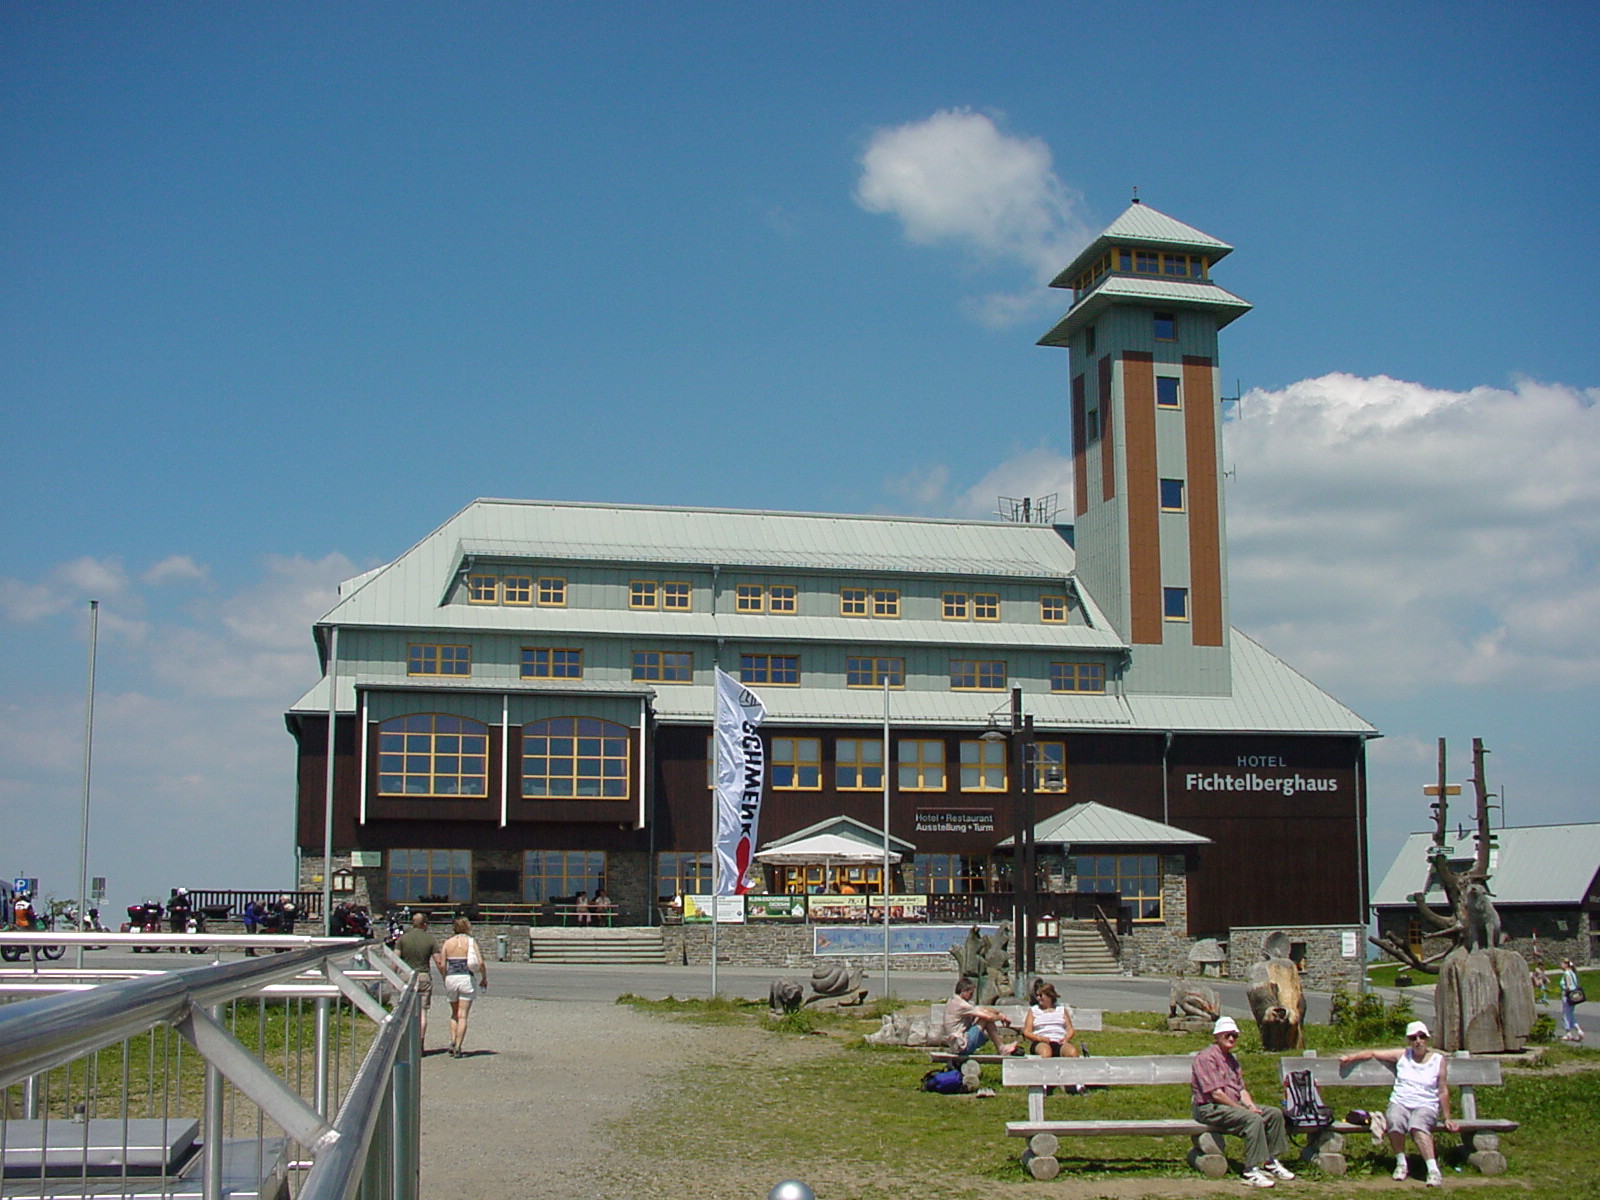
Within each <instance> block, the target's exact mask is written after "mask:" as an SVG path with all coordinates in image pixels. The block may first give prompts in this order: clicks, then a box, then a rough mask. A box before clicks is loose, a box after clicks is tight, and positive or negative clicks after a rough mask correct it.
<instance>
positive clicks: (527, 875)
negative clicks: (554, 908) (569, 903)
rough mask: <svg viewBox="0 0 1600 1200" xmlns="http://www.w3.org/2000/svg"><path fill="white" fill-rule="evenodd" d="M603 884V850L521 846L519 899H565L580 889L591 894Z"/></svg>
mask: <svg viewBox="0 0 1600 1200" xmlns="http://www.w3.org/2000/svg"><path fill="white" fill-rule="evenodd" d="M605 886H606V854H605V851H604V850H524V851H523V852H522V902H523V903H524V904H543V903H544V902H545V901H546V900H566V899H568V898H570V897H572V896H576V895H577V894H578V893H579V892H588V893H589V895H591V896H592V895H594V894H595V893H596V892H597V891H599V890H600V889H601V888H603V887H605Z"/></svg>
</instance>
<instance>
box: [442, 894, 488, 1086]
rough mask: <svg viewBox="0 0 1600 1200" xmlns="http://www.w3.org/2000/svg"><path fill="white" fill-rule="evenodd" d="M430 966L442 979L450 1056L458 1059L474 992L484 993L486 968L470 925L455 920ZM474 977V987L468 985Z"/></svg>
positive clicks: (461, 918)
mask: <svg viewBox="0 0 1600 1200" xmlns="http://www.w3.org/2000/svg"><path fill="white" fill-rule="evenodd" d="M433 963H434V966H436V967H438V968H439V974H440V975H443V976H444V994H445V999H447V1000H449V1001H450V1057H451V1058H460V1057H461V1053H462V1044H463V1043H464V1042H465V1041H466V1040H467V1017H468V1015H469V1014H470V1012H471V1010H472V1001H473V998H474V997H475V996H476V995H477V994H478V989H479V988H483V989H484V990H488V987H489V965H488V964H487V963H486V962H484V960H483V954H482V952H481V951H479V949H478V941H477V939H476V938H474V937H473V936H472V922H471V921H469V920H467V919H466V918H465V917H457V918H456V923H455V932H454V933H453V934H452V935H451V936H450V937H448V938H446V939H445V942H444V945H442V946H440V947H439V950H438V952H437V953H436V954H435V955H434V958H433ZM474 974H476V975H477V977H478V982H477V985H476V986H474V984H473V982H472V977H473V975H474Z"/></svg>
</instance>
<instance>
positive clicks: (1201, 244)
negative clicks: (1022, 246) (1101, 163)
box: [1050, 200, 1233, 287]
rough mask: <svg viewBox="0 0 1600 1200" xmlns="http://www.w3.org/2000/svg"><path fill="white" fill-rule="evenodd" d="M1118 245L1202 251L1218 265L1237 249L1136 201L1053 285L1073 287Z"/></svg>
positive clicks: (1056, 278) (1102, 232)
mask: <svg viewBox="0 0 1600 1200" xmlns="http://www.w3.org/2000/svg"><path fill="white" fill-rule="evenodd" d="M1114 245H1116V246H1159V247H1170V248H1171V249H1174V250H1198V251H1202V252H1204V253H1205V254H1206V255H1207V256H1208V257H1209V258H1210V259H1211V261H1212V262H1216V261H1217V260H1218V259H1219V258H1222V257H1224V256H1226V255H1227V254H1228V253H1230V252H1231V251H1232V250H1233V247H1232V246H1230V245H1228V243H1227V242H1224V241H1221V240H1219V239H1217V238H1214V237H1212V236H1211V235H1210V234H1209V233H1201V232H1200V231H1199V230H1198V229H1196V228H1195V227H1194V226H1193V225H1185V224H1184V223H1183V222H1182V221H1180V220H1178V219H1177V218H1175V217H1169V216H1167V214H1166V213H1164V212H1157V211H1156V210H1155V209H1153V208H1151V207H1150V206H1149V205H1148V204H1141V203H1140V202H1139V201H1137V200H1135V201H1134V202H1133V203H1132V204H1130V205H1128V208H1127V210H1126V211H1125V212H1124V213H1123V214H1122V215H1121V216H1120V217H1118V218H1117V219H1116V220H1115V221H1113V222H1111V224H1109V225H1107V226H1106V227H1105V229H1104V230H1102V231H1101V233H1100V236H1099V237H1097V238H1095V239H1094V241H1092V242H1090V243H1089V244H1088V245H1087V246H1085V247H1084V248H1083V250H1082V251H1081V252H1080V253H1079V254H1078V257H1077V258H1075V259H1073V260H1072V261H1071V262H1070V263H1068V264H1067V267H1066V269H1065V270H1064V271H1062V272H1061V273H1060V274H1059V275H1057V276H1056V277H1055V278H1054V279H1053V280H1051V281H1050V286H1051V287H1071V286H1072V281H1073V280H1074V279H1076V278H1077V277H1078V275H1079V273H1080V272H1082V271H1083V269H1084V268H1085V267H1087V266H1088V265H1089V264H1091V263H1093V262H1097V261H1098V260H1099V258H1100V256H1101V255H1102V254H1104V253H1105V252H1106V251H1107V250H1109V249H1110V248H1111V247H1112V246H1114Z"/></svg>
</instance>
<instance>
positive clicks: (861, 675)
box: [844, 656, 906, 688]
mask: <svg viewBox="0 0 1600 1200" xmlns="http://www.w3.org/2000/svg"><path fill="white" fill-rule="evenodd" d="M885 679H887V680H888V681H889V686H890V687H892V688H903V687H905V685H906V660H905V659H903V658H877V657H868V656H861V657H855V656H850V657H848V658H846V659H845V660H844V682H845V686H846V687H859V688H868V687H882V686H883V681H884V680H885Z"/></svg>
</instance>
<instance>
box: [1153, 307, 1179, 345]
mask: <svg viewBox="0 0 1600 1200" xmlns="http://www.w3.org/2000/svg"><path fill="white" fill-rule="evenodd" d="M1177 340H1178V318H1177V315H1176V314H1174V313H1163V312H1158V313H1157V314H1156V341H1158V342H1175V341H1177Z"/></svg>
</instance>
